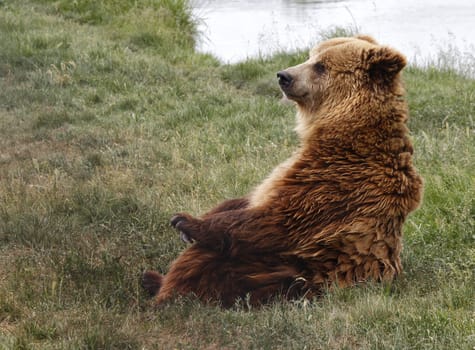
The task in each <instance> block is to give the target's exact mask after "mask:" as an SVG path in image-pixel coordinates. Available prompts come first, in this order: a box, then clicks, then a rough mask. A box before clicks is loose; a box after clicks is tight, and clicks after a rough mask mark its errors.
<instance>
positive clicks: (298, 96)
mask: <svg viewBox="0 0 475 350" xmlns="http://www.w3.org/2000/svg"><path fill="white" fill-rule="evenodd" d="M281 90H282V92H283V93H284V95H285V97H287V98H288V99H289V100H293V101H301V100H303V99H305V98H306V97H307V96H308V92H305V93H303V94H295V93H292V92H291V91H286V90H285V89H281Z"/></svg>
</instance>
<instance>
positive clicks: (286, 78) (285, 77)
mask: <svg viewBox="0 0 475 350" xmlns="http://www.w3.org/2000/svg"><path fill="white" fill-rule="evenodd" d="M277 78H279V85H280V86H282V87H284V88H286V87H289V86H290V85H291V84H292V81H293V80H294V78H292V76H291V75H290V74H289V73H287V72H286V71H280V72H279V73H277Z"/></svg>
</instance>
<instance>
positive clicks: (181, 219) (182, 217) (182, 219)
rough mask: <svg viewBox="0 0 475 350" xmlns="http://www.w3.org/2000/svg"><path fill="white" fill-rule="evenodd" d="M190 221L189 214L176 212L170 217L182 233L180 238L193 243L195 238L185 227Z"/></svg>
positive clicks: (174, 225)
mask: <svg viewBox="0 0 475 350" xmlns="http://www.w3.org/2000/svg"><path fill="white" fill-rule="evenodd" d="M188 221H189V218H188V217H187V214H176V215H174V216H173V217H172V218H171V219H170V224H171V225H172V227H173V228H175V229H176V230H177V231H178V232H179V233H180V239H181V240H182V241H183V242H185V243H193V242H194V241H195V239H194V238H193V237H191V235H190V234H189V232H186V230H185V228H184V227H183V226H184V224H186V222H188Z"/></svg>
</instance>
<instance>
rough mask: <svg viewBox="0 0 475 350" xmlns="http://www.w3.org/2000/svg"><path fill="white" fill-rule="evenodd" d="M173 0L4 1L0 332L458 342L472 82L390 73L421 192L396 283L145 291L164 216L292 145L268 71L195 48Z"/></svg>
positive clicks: (160, 252)
mask: <svg viewBox="0 0 475 350" xmlns="http://www.w3.org/2000/svg"><path fill="white" fill-rule="evenodd" d="M195 28H196V26H195V24H194V22H193V19H192V18H191V17H190V11H189V8H188V6H187V4H186V2H184V1H180V0H161V1H159V0H155V1H154V0H143V1H125V0H114V1H113V0H107V1H90V0H78V1H67V0H54V1H53V0H51V1H48V0H36V1H34V0H29V1H28V0H21V1H20V0H3V1H0V38H1V40H0V349H40V348H41V349H78V348H81V349H142V348H145V349H153V348H157V349H197V348H204V349H357V348H358V349H360V348H362V349H473V347H474V346H475V175H474V174H475V115H474V111H475V81H474V80H472V79H469V78H466V77H463V76H461V75H459V74H457V73H456V72H455V71H454V70H453V69H451V67H450V66H447V65H438V66H437V65H436V66H428V67H425V68H416V67H409V68H408V69H406V71H405V78H406V86H407V90H408V99H409V104H410V109H411V129H412V131H413V139H414V142H415V147H416V160H415V161H416V164H417V167H418V168H419V170H420V171H421V173H422V174H423V176H424V178H425V187H426V189H425V199H424V204H423V205H422V207H421V208H420V209H419V210H418V211H417V212H416V213H415V214H414V215H412V216H411V217H410V219H409V220H408V222H407V224H406V226H405V241H404V242H405V246H404V252H403V262H404V271H405V273H404V274H403V276H402V277H401V278H399V279H398V280H397V281H396V282H395V283H394V284H393V285H392V286H390V287H388V286H382V285H372V284H370V285H366V286H361V287H358V288H353V289H347V290H337V291H335V292H332V293H329V294H328V295H326V296H325V297H324V298H322V299H321V300H316V301H312V302H303V301H301V302H295V303H281V302H276V303H274V304H272V305H269V306H266V307H264V308H262V309H259V310H251V311H248V310H247V309H246V308H245V307H240V306H236V307H235V308H234V309H231V310H221V309H219V308H216V307H213V306H206V305H203V304H200V303H198V302H197V301H195V300H190V299H180V300H177V302H176V303H174V304H172V305H169V306H167V307H165V308H163V309H161V310H160V311H153V310H151V309H150V308H149V300H148V298H147V297H146V295H145V294H144V293H143V292H142V290H141V288H140V286H139V278H140V275H141V273H142V271H143V270H145V269H149V268H156V269H159V270H161V271H164V272H166V271H167V268H168V266H169V264H170V262H171V261H172V260H173V259H174V258H175V257H176V256H177V254H178V253H179V252H180V251H181V250H183V248H184V245H183V244H182V243H181V242H180V241H179V239H178V237H177V236H176V234H175V232H173V230H172V229H171V228H170V227H169V225H168V219H169V217H170V216H171V215H172V214H173V213H174V212H177V211H182V210H186V211H190V212H192V213H201V212H203V211H205V210H206V209H209V208H210V207H212V206H213V205H214V204H216V203H217V202H219V201H221V200H223V199H225V198H231V197H235V196H240V195H242V194H244V193H247V192H248V191H249V190H250V189H251V188H252V187H253V186H254V185H256V184H257V183H259V182H260V181H261V180H262V179H263V178H264V177H265V176H266V174H267V173H268V172H269V171H270V170H271V169H272V168H273V167H274V166H275V165H276V164H278V163H279V162H280V161H282V160H284V159H285V158H286V157H288V156H289V155H290V154H291V153H292V150H293V149H294V148H295V146H296V143H297V141H296V136H295V135H294V132H293V131H292V129H293V123H294V110H293V108H292V107H291V106H287V105H283V104H281V103H279V96H280V93H279V90H278V88H277V86H276V82H275V72H276V71H278V70H280V69H282V68H285V67H287V66H290V65H293V64H296V63H298V62H301V61H302V60H303V59H304V58H305V56H306V53H305V52H300V53H294V54H288V53H281V54H277V55H275V56H273V57H271V58H266V59H254V60H248V61H246V62H243V63H239V64H236V65H230V66H222V65H220V64H219V63H218V61H217V60H216V59H215V58H213V57H211V56H209V55H205V54H199V53H196V52H195V51H194V49H193V46H194V38H195V36H196V29H195Z"/></svg>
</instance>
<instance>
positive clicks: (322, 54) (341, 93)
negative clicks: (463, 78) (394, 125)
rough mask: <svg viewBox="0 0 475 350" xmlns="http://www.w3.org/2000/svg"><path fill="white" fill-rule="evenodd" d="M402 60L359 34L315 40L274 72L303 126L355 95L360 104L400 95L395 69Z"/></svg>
mask: <svg viewBox="0 0 475 350" xmlns="http://www.w3.org/2000/svg"><path fill="white" fill-rule="evenodd" d="M405 65H406V59H405V57H404V56H403V55H401V54H400V53H399V52H397V51H395V50H394V49H392V48H389V47H386V46H381V45H379V44H378V43H377V42H376V41H375V40H374V39H373V38H371V37H369V36H362V35H359V36H356V37H351V38H333V39H330V40H326V41H324V42H322V43H320V44H319V45H317V46H316V47H315V48H313V49H312V50H311V51H310V57H309V59H308V60H307V61H306V62H304V63H302V64H299V65H297V66H294V67H290V68H287V69H285V70H283V71H281V72H279V73H277V77H278V79H279V85H280V87H281V89H282V91H283V93H284V94H285V96H286V97H287V98H288V99H290V100H293V101H295V102H296V103H297V105H298V107H299V112H300V113H299V114H301V117H302V118H303V119H306V120H305V121H304V122H305V124H307V125H306V127H308V126H309V125H308V124H309V123H310V124H311V123H312V122H313V120H314V118H318V117H319V116H320V115H321V114H322V113H329V111H331V110H334V109H335V108H339V109H340V112H339V113H340V114H341V109H342V108H344V106H346V105H348V104H350V103H358V102H357V101H358V100H360V104H366V103H367V101H370V100H381V99H384V98H386V96H388V95H391V94H392V95H398V94H399V95H402V94H403V89H402V85H401V83H400V79H399V72H400V71H401V69H402V68H404V66H405ZM378 96H380V97H382V98H379V97H378ZM320 112H322V113H320Z"/></svg>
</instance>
